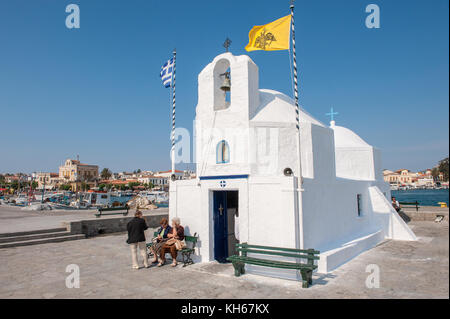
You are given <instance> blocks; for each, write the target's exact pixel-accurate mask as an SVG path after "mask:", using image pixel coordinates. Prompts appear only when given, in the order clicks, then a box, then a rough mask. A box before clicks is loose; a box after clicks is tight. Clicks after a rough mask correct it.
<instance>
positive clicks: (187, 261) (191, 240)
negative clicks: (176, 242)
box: [180, 233, 198, 267]
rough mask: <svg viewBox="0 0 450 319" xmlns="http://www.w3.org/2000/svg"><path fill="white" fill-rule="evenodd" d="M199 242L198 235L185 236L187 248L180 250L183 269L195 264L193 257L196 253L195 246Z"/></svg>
mask: <svg viewBox="0 0 450 319" xmlns="http://www.w3.org/2000/svg"><path fill="white" fill-rule="evenodd" d="M197 240H198V236H197V233H194V236H184V241H185V243H186V247H185V248H183V249H181V250H180V253H181V256H183V267H186V266H187V265H192V264H193V263H194V261H193V260H192V257H191V255H192V254H194V253H195V246H196V245H197ZM188 245H189V246H190V247H189V246H188Z"/></svg>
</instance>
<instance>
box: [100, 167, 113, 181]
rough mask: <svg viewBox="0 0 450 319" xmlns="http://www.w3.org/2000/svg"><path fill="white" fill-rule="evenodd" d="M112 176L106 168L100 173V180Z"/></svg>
mask: <svg viewBox="0 0 450 319" xmlns="http://www.w3.org/2000/svg"><path fill="white" fill-rule="evenodd" d="M111 176H112V173H111V171H110V170H109V169H108V168H104V169H103V170H102V172H101V173H100V177H101V178H102V179H109V178H110V177H111Z"/></svg>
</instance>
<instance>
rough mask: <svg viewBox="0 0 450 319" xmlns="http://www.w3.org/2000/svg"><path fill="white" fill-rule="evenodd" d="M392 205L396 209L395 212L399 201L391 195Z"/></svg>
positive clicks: (398, 207) (397, 209)
mask: <svg viewBox="0 0 450 319" xmlns="http://www.w3.org/2000/svg"><path fill="white" fill-rule="evenodd" d="M392 207H394V209H395V210H396V211H397V213H398V212H399V211H400V203H399V202H398V201H397V199H396V198H395V197H394V196H392Z"/></svg>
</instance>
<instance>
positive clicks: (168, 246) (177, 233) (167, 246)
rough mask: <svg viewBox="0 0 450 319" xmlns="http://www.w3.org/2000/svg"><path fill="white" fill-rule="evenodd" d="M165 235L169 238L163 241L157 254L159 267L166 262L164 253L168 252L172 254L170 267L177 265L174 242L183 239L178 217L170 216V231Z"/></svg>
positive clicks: (176, 251)
mask: <svg viewBox="0 0 450 319" xmlns="http://www.w3.org/2000/svg"><path fill="white" fill-rule="evenodd" d="M167 236H168V237H169V240H168V241H165V242H164V244H163V246H162V249H161V253H160V255H159V258H160V262H159V264H158V266H159V267H161V266H162V265H164V263H165V262H166V256H165V255H166V253H170V255H171V256H172V267H175V266H176V265H177V254H178V250H177V246H176V242H177V241H182V240H183V239H184V228H183V226H181V225H180V219H179V218H178V217H174V218H172V231H171V232H170V233H169V234H168V235H167Z"/></svg>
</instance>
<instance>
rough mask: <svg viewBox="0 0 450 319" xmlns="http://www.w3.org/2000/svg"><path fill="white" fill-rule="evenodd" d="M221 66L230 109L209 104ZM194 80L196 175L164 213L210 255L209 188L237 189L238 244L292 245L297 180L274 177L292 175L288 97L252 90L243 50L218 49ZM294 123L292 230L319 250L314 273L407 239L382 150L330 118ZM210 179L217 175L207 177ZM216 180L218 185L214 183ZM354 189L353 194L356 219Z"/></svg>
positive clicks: (174, 187)
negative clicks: (223, 159)
mask: <svg viewBox="0 0 450 319" xmlns="http://www.w3.org/2000/svg"><path fill="white" fill-rule="evenodd" d="M227 68H230V71H231V87H232V89H231V102H230V103H229V105H228V104H220V103H219V102H218V101H219V100H220V99H222V98H224V94H223V92H221V91H220V89H219V87H220V84H221V82H222V80H223V78H222V77H220V74H221V73H223V72H225V71H226V70H227ZM198 80H199V99H198V105H197V108H196V126H195V129H196V140H195V143H196V147H195V151H196V155H195V157H196V161H197V175H198V176H199V178H198V179H196V180H188V181H176V182H171V183H170V208H169V214H170V217H172V216H178V217H180V218H181V222H182V224H183V225H184V226H185V229H186V233H187V234H190V235H193V234H194V233H197V234H198V235H199V243H198V252H197V254H196V255H197V257H196V260H197V261H211V260H213V259H214V249H213V248H214V247H213V245H214V232H213V227H214V225H213V215H212V209H213V191H215V190H220V191H224V190H225V191H227V190H233V191H234V190H237V191H239V233H240V240H241V242H249V243H251V244H261V245H268V246H279V247H295V245H296V238H295V237H296V232H298V229H299V228H300V223H299V222H298V223H297V222H296V219H295V216H296V214H297V210H296V209H295V207H296V205H297V197H296V196H297V195H296V194H297V191H296V187H295V183H296V178H295V177H293V176H284V174H283V170H284V169H285V168H287V167H289V168H291V169H292V170H293V171H294V176H296V175H297V172H296V170H297V158H298V150H297V137H298V135H297V132H296V128H295V109H294V106H293V103H292V100H291V99H289V98H288V97H287V96H286V95H284V94H282V93H280V92H276V91H273V90H265V89H259V88H258V81H259V79H258V68H257V66H256V65H255V64H254V63H253V61H252V60H251V59H250V58H249V57H246V56H238V57H235V56H233V55H231V53H224V54H221V55H219V56H218V57H216V58H215V59H214V60H213V62H212V63H210V64H208V65H207V66H206V67H205V69H204V70H203V71H202V72H201V73H200V74H199V77H198ZM300 120H301V126H300V128H301V131H300V137H301V140H300V141H301V143H300V144H301V161H302V176H303V177H304V183H303V185H302V189H303V192H302V198H303V200H302V207H301V212H302V213H303V234H301V236H303V239H304V247H305V248H314V249H318V250H320V251H321V252H322V254H321V260H320V262H319V271H321V272H328V271H330V270H332V269H334V268H335V267H337V266H339V265H341V264H342V263H344V262H346V261H348V260H349V259H351V258H353V257H354V256H356V255H357V254H359V253H360V252H362V251H364V250H367V249H369V248H371V247H373V246H374V245H376V244H377V243H379V242H380V241H382V240H384V239H385V238H392V239H402V240H415V236H414V234H413V232H412V231H411V230H410V229H409V227H408V226H407V225H406V224H405V223H404V222H403V221H402V220H401V218H400V217H399V216H398V214H397V213H396V212H395V211H394V210H393V209H392V207H391V206H390V203H389V198H390V190H389V186H388V184H386V183H385V182H384V181H383V176H382V172H381V167H382V165H381V152H380V151H379V150H378V149H376V148H374V147H372V146H371V145H369V144H368V143H366V142H365V141H364V140H362V139H361V138H360V137H359V136H358V135H357V134H355V133H354V132H352V131H351V130H349V129H347V128H344V127H341V126H335V125H334V122H333V125H332V126H331V127H327V126H325V125H323V124H322V123H321V122H319V121H317V120H316V119H314V118H313V117H312V116H311V115H309V114H308V113H307V112H305V111H304V110H301V114H300ZM221 140H226V141H227V143H228V144H229V147H230V162H229V163H225V164H217V163H216V146H217V144H218V143H219V142H220V141H221ZM235 175H248V178H233V177H232V176H235ZM217 176H224V177H223V178H220V179H209V178H214V177H217ZM230 176H231V177H230ZM200 179H203V180H200ZM221 179H225V180H226V186H224V185H220V180H221ZM357 194H361V196H362V214H361V216H358V210H357ZM256 268H257V267H256ZM250 269H251V267H250ZM263 272H265V273H266V274H268V273H270V270H264V271H263ZM283 274H284V275H286V277H291V278H292V277H295V276H293V274H292V273H289V272H285V273H283Z"/></svg>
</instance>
